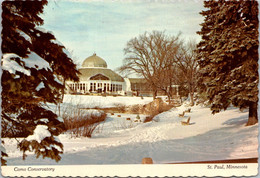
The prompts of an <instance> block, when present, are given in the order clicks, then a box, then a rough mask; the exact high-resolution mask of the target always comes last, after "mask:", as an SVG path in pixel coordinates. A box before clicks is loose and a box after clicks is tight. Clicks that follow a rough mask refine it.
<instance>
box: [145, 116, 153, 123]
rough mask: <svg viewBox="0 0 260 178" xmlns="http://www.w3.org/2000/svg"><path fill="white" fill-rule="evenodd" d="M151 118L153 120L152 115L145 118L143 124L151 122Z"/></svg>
mask: <svg viewBox="0 0 260 178" xmlns="http://www.w3.org/2000/svg"><path fill="white" fill-rule="evenodd" d="M153 118H154V115H150V116H146V117H145V119H144V123H146V122H151V121H152V120H153Z"/></svg>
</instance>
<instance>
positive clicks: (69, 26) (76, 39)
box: [41, 0, 203, 70]
mask: <svg viewBox="0 0 260 178" xmlns="http://www.w3.org/2000/svg"><path fill="white" fill-rule="evenodd" d="M202 9H203V1H201V0H186V1H185V0H184V1H183V0H172V1H170V0H135V1H134V0H132V1H131V0H126V1H115V0H114V1H112V0H107V1H101V0H99V1H98V0H91V1H90V0H85V1H83V0H81V1H80V0H74V1H72V0H70V1H69V0H65V1H64V0H55V1H50V2H49V3H48V5H47V6H46V7H45V9H44V13H43V14H42V15H41V17H42V18H43V19H44V25H43V27H44V28H45V29H47V30H50V31H52V32H53V33H54V35H55V37H56V38H57V40H59V41H60V42H61V43H63V44H64V46H65V47H66V48H67V49H68V50H69V51H70V52H71V53H72V57H73V60H74V62H75V63H76V64H78V65H81V64H82V63H83V61H84V60H85V59H86V58H87V57H89V56H91V55H93V53H96V54H97V55H98V56H99V57H101V58H103V59H104V60H105V61H106V62H107V65H108V68H110V69H113V70H116V69H117V68H118V67H120V66H121V65H122V64H123V59H124V57H125V56H124V48H125V47H126V44H127V42H128V41H129V40H131V39H132V38H134V37H138V36H139V35H141V34H144V32H146V31H147V32H152V31H153V30H158V31H165V33H166V34H167V35H173V36H177V35H178V34H179V32H181V33H182V35H181V38H183V39H184V40H186V41H188V40H196V41H197V42H199V41H200V36H199V35H198V34H196V32H197V31H199V30H200V29H201V27H200V25H199V24H200V23H202V22H203V17H202V16H201V15H200V14H199V12H201V10H202Z"/></svg>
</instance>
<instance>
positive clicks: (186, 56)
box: [176, 41, 198, 106]
mask: <svg viewBox="0 0 260 178" xmlns="http://www.w3.org/2000/svg"><path fill="white" fill-rule="evenodd" d="M195 49H196V42H195V41H189V42H188V43H182V45H181V47H180V48H179V51H178V53H176V64H177V65H178V67H179V69H180V71H181V76H183V77H182V78H179V80H181V81H182V83H184V84H185V85H186V86H187V87H188V90H189V95H190V99H191V105H192V106H193V105H194V92H195V90H196V85H197V82H196V81H197V75H198V62H197V60H196V52H195Z"/></svg>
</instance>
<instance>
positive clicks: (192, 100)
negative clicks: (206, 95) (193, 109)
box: [190, 92, 194, 106]
mask: <svg viewBox="0 0 260 178" xmlns="http://www.w3.org/2000/svg"><path fill="white" fill-rule="evenodd" d="M193 97H194V93H193V92H190V106H194V98H193Z"/></svg>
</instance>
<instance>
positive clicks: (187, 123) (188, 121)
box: [181, 117, 190, 125]
mask: <svg viewBox="0 0 260 178" xmlns="http://www.w3.org/2000/svg"><path fill="white" fill-rule="evenodd" d="M181 125H190V117H188V120H187V121H181Z"/></svg>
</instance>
